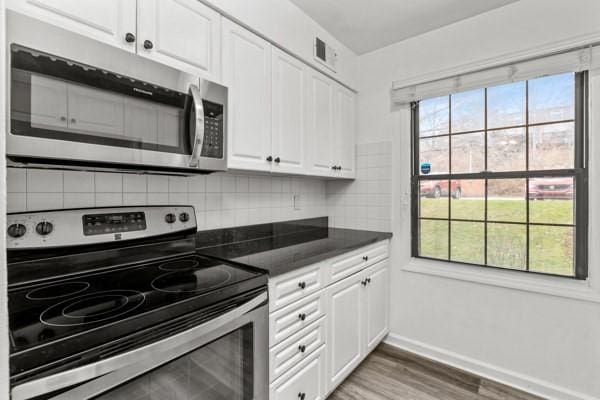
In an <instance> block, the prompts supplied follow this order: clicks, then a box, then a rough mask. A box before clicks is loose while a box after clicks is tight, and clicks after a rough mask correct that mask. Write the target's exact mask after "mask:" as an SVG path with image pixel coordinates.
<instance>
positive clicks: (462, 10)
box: [291, 0, 518, 54]
mask: <svg viewBox="0 0 600 400" xmlns="http://www.w3.org/2000/svg"><path fill="white" fill-rule="evenodd" d="M291 1H292V3H294V4H296V6H298V7H299V8H300V9H301V10H302V11H304V12H305V13H306V14H308V15H309V16H310V17H311V18H312V19H314V20H315V21H317V22H318V23H319V24H320V25H321V26H322V27H323V28H325V29H326V30H327V31H329V32H330V33H331V34H332V35H333V36H335V37H336V38H337V39H338V40H339V41H340V42H342V43H343V44H345V45H346V46H347V47H349V48H350V49H351V50H352V51H354V52H355V53H356V54H364V53H368V52H370V51H372V50H376V49H379V48H381V47H385V46H387V45H390V44H392V43H396V42H399V41H401V40H404V39H407V38H410V37H412V36H417V35H419V34H421V33H424V32H428V31H431V30H434V29H437V28H440V27H442V26H445V25H449V24H452V23H454V22H457V21H460V20H462V19H465V18H469V17H472V16H474V15H477V14H481V13H484V12H486V11H489V10H493V9H494V8H498V7H502V6H504V5H506V4H510V3H514V2H515V1H518V0H291Z"/></svg>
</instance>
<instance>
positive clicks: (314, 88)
mask: <svg viewBox="0 0 600 400" xmlns="http://www.w3.org/2000/svg"><path fill="white" fill-rule="evenodd" d="M308 80H309V91H308V93H309V100H308V140H309V144H308V151H307V153H308V160H309V161H308V170H309V173H310V174H312V175H320V176H330V175H332V172H333V170H332V169H331V167H332V166H333V164H332V162H331V150H332V146H333V87H334V86H333V85H334V83H333V81H332V80H331V79H329V78H327V77H326V76H325V75H323V74H321V73H320V72H318V71H314V70H311V71H310V74H309V78H308Z"/></svg>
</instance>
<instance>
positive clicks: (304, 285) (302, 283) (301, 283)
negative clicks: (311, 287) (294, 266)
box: [298, 282, 306, 289]
mask: <svg viewBox="0 0 600 400" xmlns="http://www.w3.org/2000/svg"><path fill="white" fill-rule="evenodd" d="M298 286H299V287H300V289H304V288H306V282H299V283H298Z"/></svg>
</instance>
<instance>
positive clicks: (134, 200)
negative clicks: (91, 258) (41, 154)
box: [7, 168, 327, 229]
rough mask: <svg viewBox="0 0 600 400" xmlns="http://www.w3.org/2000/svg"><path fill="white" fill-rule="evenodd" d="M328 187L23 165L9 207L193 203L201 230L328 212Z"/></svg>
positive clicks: (301, 181)
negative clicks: (51, 168) (70, 169)
mask: <svg viewBox="0 0 600 400" xmlns="http://www.w3.org/2000/svg"><path fill="white" fill-rule="evenodd" d="M325 186H326V184H325V181H323V180H319V179H313V178H301V177H272V176H269V175H267V176H260V175H236V174H230V173H217V174H211V175H198V176H193V177H169V176H162V175H133V174H119V173H105V172H96V173H94V172H74V171H60V170H35V169H20V168H9V169H8V183H7V189H8V210H9V212H18V211H35V210H48V209H60V208H74V207H100V206H120V205H146V204H175V203H177V204H191V205H193V206H194V207H195V209H196V213H197V217H198V225H199V227H200V228H201V229H212V228H220V227H229V226H239V225H248V224H259V223H266V222H274V221H285V220H292V219H302V218H313V217H321V216H325V215H327V200H326V193H325ZM294 195H296V196H298V204H299V205H300V209H299V210H297V209H295V208H294V200H293V199H294Z"/></svg>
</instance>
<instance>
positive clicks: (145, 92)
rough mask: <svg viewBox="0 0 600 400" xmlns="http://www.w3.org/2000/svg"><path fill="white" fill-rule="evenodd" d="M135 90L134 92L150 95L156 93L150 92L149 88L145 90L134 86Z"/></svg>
mask: <svg viewBox="0 0 600 400" xmlns="http://www.w3.org/2000/svg"><path fill="white" fill-rule="evenodd" d="M133 91H134V92H138V93H143V94H147V95H148V96H152V95H153V94H154V93H152V92H149V91H147V90H144V89H138V88H136V87H134V88H133Z"/></svg>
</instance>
